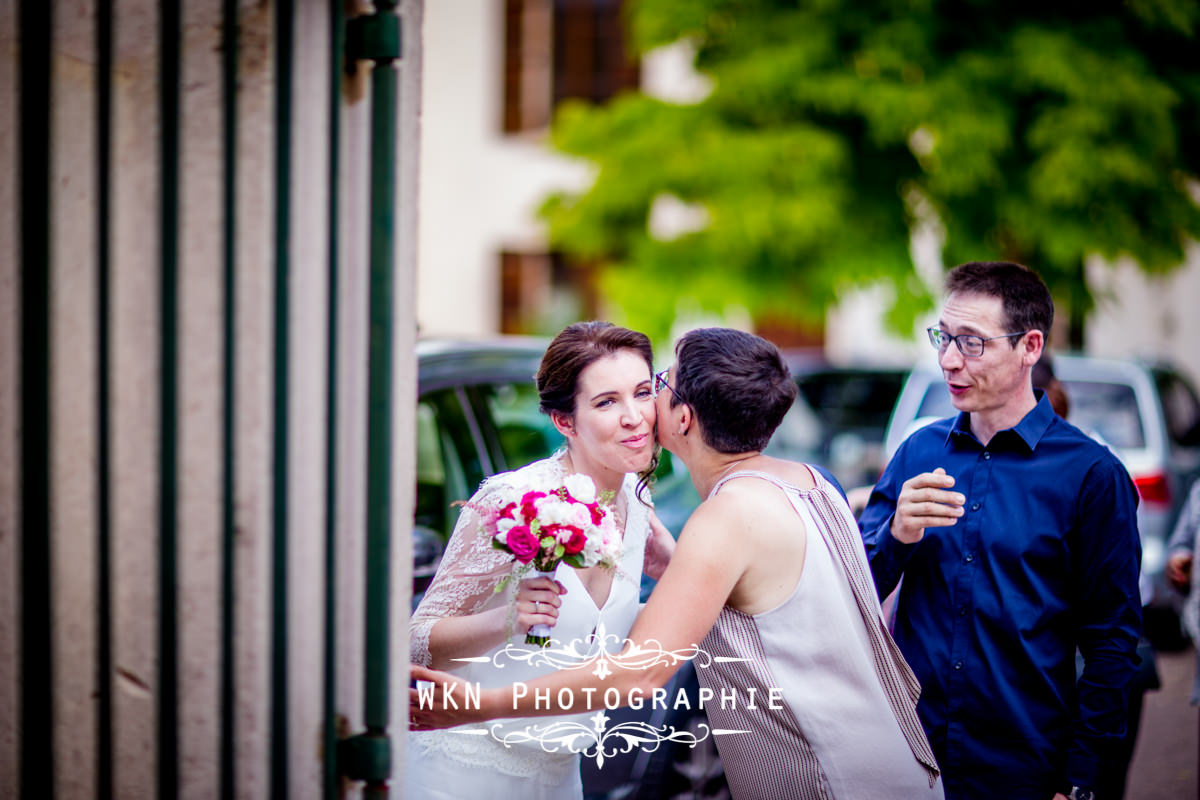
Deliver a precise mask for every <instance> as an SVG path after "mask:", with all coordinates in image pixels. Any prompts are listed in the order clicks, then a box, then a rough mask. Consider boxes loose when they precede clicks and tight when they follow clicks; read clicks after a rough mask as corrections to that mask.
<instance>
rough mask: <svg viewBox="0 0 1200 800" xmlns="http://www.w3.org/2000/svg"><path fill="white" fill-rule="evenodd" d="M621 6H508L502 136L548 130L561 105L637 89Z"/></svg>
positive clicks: (540, 0)
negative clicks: (574, 100) (565, 102)
mask: <svg viewBox="0 0 1200 800" xmlns="http://www.w3.org/2000/svg"><path fill="white" fill-rule="evenodd" d="M623 6H624V3H623V0H506V2H505V25H504V28H505V30H504V34H505V35H504V121H503V122H504V130H505V132H507V133H515V132H518V131H525V130H531V129H538V128H544V127H545V126H547V125H548V124H549V123H550V117H551V114H552V113H553V112H554V109H555V108H556V107H557V106H558V104H559V103H560V102H562V101H563V100H566V99H569V98H578V99H582V100H587V101H589V102H592V103H602V102H604V101H605V100H608V99H609V98H611V97H613V96H614V95H616V94H617V93H618V92H620V91H621V90H623V89H633V88H636V87H637V86H638V81H639V69H638V64H637V62H636V60H635V59H634V58H633V57H632V53H631V52H630V51H629V50H628V49H627V47H626V28H625V18H624V14H623Z"/></svg>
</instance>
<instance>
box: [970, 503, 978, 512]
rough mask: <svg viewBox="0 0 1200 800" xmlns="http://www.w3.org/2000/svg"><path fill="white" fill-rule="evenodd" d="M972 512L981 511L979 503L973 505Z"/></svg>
mask: <svg viewBox="0 0 1200 800" xmlns="http://www.w3.org/2000/svg"><path fill="white" fill-rule="evenodd" d="M971 510H972V511H978V510H979V503H971Z"/></svg>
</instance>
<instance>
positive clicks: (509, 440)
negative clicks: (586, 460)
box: [473, 382, 563, 470]
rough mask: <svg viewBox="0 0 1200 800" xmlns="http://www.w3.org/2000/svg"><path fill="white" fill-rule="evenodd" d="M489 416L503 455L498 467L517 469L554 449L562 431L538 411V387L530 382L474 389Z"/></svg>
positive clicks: (561, 441)
mask: <svg viewBox="0 0 1200 800" xmlns="http://www.w3.org/2000/svg"><path fill="white" fill-rule="evenodd" d="M473 391H474V392H475V393H476V396H477V397H478V398H480V399H481V400H482V403H483V405H484V407H485V408H486V414H487V416H489V417H490V418H491V420H492V425H493V426H494V431H495V440H496V441H495V446H497V447H498V448H499V450H500V453H501V455H502V456H503V461H504V463H503V464H498V465H497V467H496V468H497V470H506V469H516V468H517V467H521V466H524V465H525V464H528V463H530V462H531V461H537V460H539V459H542V458H545V457H546V456H548V455H550V454H551V453H553V452H554V451H555V450H556V449H558V447H559V446H561V445H562V443H563V437H562V434H560V433H559V432H558V430H557V429H556V428H555V427H554V423H553V422H551V421H550V417H549V415H547V414H543V413H542V412H540V411H538V395H537V389H536V387H534V385H533V383H531V382H522V383H495V384H486V385H482V386H477V387H475V388H474V390H473Z"/></svg>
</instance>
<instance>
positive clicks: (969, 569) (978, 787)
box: [860, 262, 1142, 800]
mask: <svg viewBox="0 0 1200 800" xmlns="http://www.w3.org/2000/svg"><path fill="white" fill-rule="evenodd" d="M1053 319H1054V305H1053V302H1052V301H1051V299H1050V294H1049V292H1048V291H1047V290H1046V286H1045V284H1044V283H1043V282H1042V280H1041V279H1040V278H1039V277H1038V276H1037V275H1036V274H1035V273H1034V272H1032V271H1031V270H1029V269H1028V268H1026V267H1023V266H1021V265H1019V264H1010V263H1005V262H987V263H982V262H972V263H969V264H963V265H961V266H959V267H956V268H955V269H954V270H952V271H951V272H950V274H949V275H948V276H947V280H946V299H945V302H944V304H943V307H942V312H941V317H940V319H939V321H938V324H937V326H936V327H934V328H930V329H929V338H930V341H931V342H932V343H933V345H934V347H935V348H937V350H938V361H939V364H940V366H941V368H942V373H943V377H944V378H945V381H946V387H947V389H948V390H949V392H950V396H951V399H952V400H953V403H954V407H955V408H957V409H958V410H959V412H960V413H959V414H958V416H957V417H953V418H950V419H944V420H941V421H940V422H935V423H933V424H932V425H929V426H927V427H925V428H923V429H921V430H919V431H917V432H916V433H914V434H913V435H912V436H910V437H909V438H908V440H907V441H905V442H904V444H903V445H901V447H900V449H899V450H898V451H897V452H896V455H895V456H894V457H893V458H892V460H891V462H890V463H889V464H888V466H887V469H886V470H885V471H884V473H883V477H882V478H880V480H879V483H878V484H876V486H875V488H874V490H873V492H872V494H871V499H870V502H869V503H868V505H867V508H866V510H865V511H864V512H863V515H862V517H861V520H860V524H861V526H862V531H863V540H864V543H865V544H866V548H867V554H868V557H869V558H870V561H871V571H872V573H873V574H874V577H875V583H876V588H877V589H878V591H879V595H880V597H885V596H887V595H888V594H889V593H891V591H892V590H893V589H894V588H895V587H896V585H897V583H898V582H899V583H900V592H899V598H898V600H897V606H896V621H895V638H896V642H897V643H898V644H899V646H900V649H901V651H902V652H903V653H904V656H905V658H906V659H907V660H908V662H909V664H910V665H911V666H912V668H913V671H914V672H915V673H916V676H917V678H918V680H920V682H921V687H922V693H921V700H920V704H919V706H918V711H919V713H920V716H921V722H922V724H923V725H924V726H925V730H926V732H927V734H928V735H929V740H930V743H931V744H932V745H933V749H934V752H935V753H936V755H937V759H938V763H939V764H940V765H941V768H942V770H943V777H944V780H945V787H946V797H947V798H948V800H962V799H963V798H1005V800H1022V799H1023V798H1028V799H1029V800H1051V798H1057V800H1061V799H1062V798H1064V797H1069V798H1080V799H1083V798H1092V797H1093V796H1097V795H1093V792H1094V791H1098V792H1099V794H1098V796H1099V797H1100V798H1103V797H1104V794H1103V788H1104V787H1100V786H1097V785H1096V782H1097V778H1096V776H1097V770H1098V765H1099V763H1100V761H1101V759H1103V758H1105V757H1106V753H1107V752H1108V750H1109V749H1110V748H1111V747H1112V746H1113V745H1114V743H1117V742H1119V740H1120V739H1121V737H1122V735H1123V733H1124V728H1125V704H1126V694H1127V688H1128V684H1129V681H1130V678H1131V677H1132V676H1133V674H1134V672H1135V669H1136V665H1137V656H1136V655H1135V649H1136V647H1137V641H1138V634H1139V633H1140V631H1141V624H1142V621H1141V601H1140V598H1139V593H1138V569H1139V564H1140V560H1141V546H1140V542H1139V540H1138V533H1137V522H1136V516H1135V514H1136V509H1137V494H1136V490H1135V489H1134V487H1133V484H1132V482H1131V481H1130V479H1129V475H1128V473H1127V472H1126V471H1125V468H1124V467H1123V466H1122V465H1121V463H1120V462H1119V461H1118V460H1117V458H1116V457H1115V456H1114V455H1113V454H1112V453H1111V452H1110V451H1109V450H1108V449H1107V448H1106V447H1104V446H1103V445H1101V444H1099V443H1097V442H1096V441H1095V440H1093V439H1092V438H1090V437H1089V436H1087V435H1086V434H1084V433H1083V432H1081V431H1080V430H1079V429H1078V428H1075V427H1074V426H1072V425H1070V424H1069V423H1067V422H1065V421H1063V420H1062V419H1060V418H1059V417H1058V416H1057V415H1056V414H1055V413H1054V410H1053V409H1052V408H1051V406H1050V403H1049V400H1048V399H1047V397H1046V396H1045V395H1044V394H1043V393H1042V391H1041V390H1037V391H1035V390H1034V388H1033V385H1032V382H1031V377H1030V376H1031V371H1032V369H1033V365H1034V364H1036V363H1037V361H1038V358H1040V356H1041V354H1042V348H1043V347H1044V346H1045V341H1046V332H1047V331H1049V330H1050V326H1051V323H1052V321H1053ZM901 577H903V581H902V582H901ZM1076 648H1078V649H1079V652H1080V653H1082V655H1083V659H1084V669H1083V673H1082V676H1081V677H1080V678H1079V679H1078V681H1076V677H1075V675H1076V671H1075V651H1076Z"/></svg>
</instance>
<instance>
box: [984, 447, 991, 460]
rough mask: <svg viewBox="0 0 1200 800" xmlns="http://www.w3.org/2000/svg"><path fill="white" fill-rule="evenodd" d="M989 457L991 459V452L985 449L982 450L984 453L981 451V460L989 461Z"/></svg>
mask: <svg viewBox="0 0 1200 800" xmlns="http://www.w3.org/2000/svg"><path fill="white" fill-rule="evenodd" d="M991 459H992V454H991V453H989V452H987V451H986V450H985V451H984V453H983V460H984V461H990V460H991Z"/></svg>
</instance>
